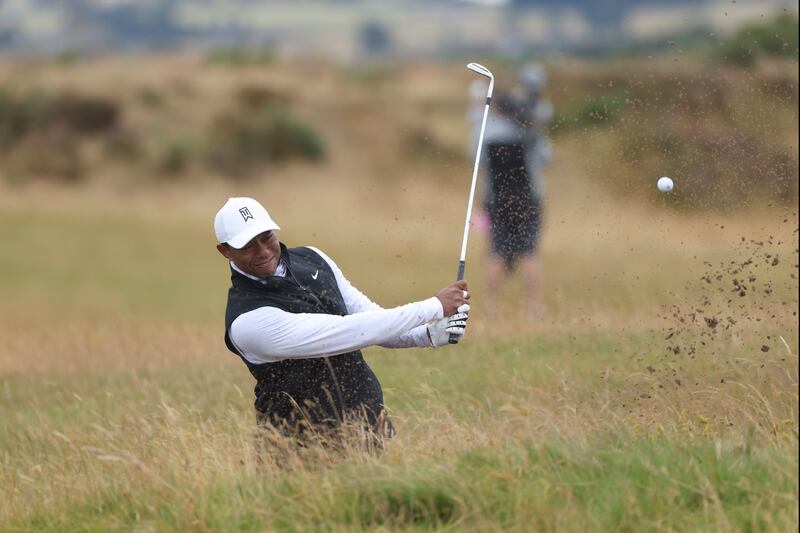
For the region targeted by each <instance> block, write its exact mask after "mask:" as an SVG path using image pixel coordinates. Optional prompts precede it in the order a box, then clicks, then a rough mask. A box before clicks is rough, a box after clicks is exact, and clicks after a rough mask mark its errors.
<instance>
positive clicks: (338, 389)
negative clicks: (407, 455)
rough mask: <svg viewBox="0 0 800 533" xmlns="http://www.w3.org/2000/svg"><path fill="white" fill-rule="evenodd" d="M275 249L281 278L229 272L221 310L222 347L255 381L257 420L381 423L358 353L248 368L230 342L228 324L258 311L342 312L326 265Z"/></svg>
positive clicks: (377, 389)
mask: <svg viewBox="0 0 800 533" xmlns="http://www.w3.org/2000/svg"><path fill="white" fill-rule="evenodd" d="M280 246H281V259H282V260H283V261H284V264H285V265H286V267H287V270H288V271H287V274H286V276H285V277H277V276H273V277H270V278H267V279H266V280H264V281H263V282H262V281H256V280H253V279H250V278H248V277H247V276H243V275H242V274H240V273H239V272H237V271H235V270H233V269H231V288H230V289H229V290H228V306H227V309H226V311H225V344H226V345H227V346H228V349H229V350H231V351H232V352H233V353H235V354H236V355H238V356H239V357H240V358H241V359H242V361H244V363H245V364H246V365H247V368H248V369H249V370H250V373H251V374H253V377H254V378H256V387H255V395H256V400H255V407H256V411H257V412H258V413H259V415H260V419H261V420H265V419H266V420H267V421H269V422H271V423H274V424H277V425H283V426H285V425H287V424H288V425H295V424H298V423H301V421H305V422H306V423H308V424H311V425H320V424H322V425H326V426H335V425H337V424H338V423H339V422H341V421H342V420H344V419H350V418H352V417H356V416H358V417H364V418H366V419H367V420H368V421H369V422H370V423H371V424H373V425H375V424H376V423H377V421H378V420H379V419H382V411H383V391H382V390H381V385H380V383H379V382H378V378H377V377H376V376H375V374H374V373H373V372H372V369H371V368H370V367H369V366H368V365H367V363H366V361H364V358H363V356H362V355H361V352H360V351H354V352H349V353H345V354H340V355H334V356H331V357H315V358H306V359H284V360H282V361H278V362H274V363H264V364H253V363H251V362H249V361H248V360H247V359H245V358H244V357H243V356H242V354H241V353H239V351H238V350H237V349H236V347H235V346H234V345H233V343H232V342H231V339H230V328H231V324H232V323H233V321H234V320H236V318H237V317H238V316H239V315H241V314H243V313H247V312H248V311H252V310H254V309H258V308H259V307H265V306H268V307H276V308H278V309H282V310H284V311H287V312H289V313H325V314H331V315H340V316H343V315H346V314H347V309H346V307H345V304H344V300H343V298H342V294H341V292H340V291H339V287H338V286H337V284H336V279H335V277H334V274H333V271H332V270H331V268H330V266H329V265H328V263H327V262H326V261H325V260H324V259H323V258H322V257H320V256H319V254H317V253H316V252H315V251H313V250H311V249H310V248H291V249H289V248H287V247H286V246H285V245H284V244H283V243H281V245H280ZM265 334H267V335H268V334H269V333H265Z"/></svg>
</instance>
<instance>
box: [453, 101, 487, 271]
mask: <svg viewBox="0 0 800 533" xmlns="http://www.w3.org/2000/svg"><path fill="white" fill-rule="evenodd" d="M490 102H491V100H490V98H487V99H486V105H485V106H484V108H483V119H482V120H481V133H480V135H479V136H478V149H477V151H476V153H475V165H474V166H473V167H472V185H471V186H470V188H469V202H468V203H467V219H466V220H465V221H464V239H463V240H462V241H461V256H460V257H459V269H458V270H459V274H460V276H459V278H458V279H462V278H463V274H464V268H463V264H464V263H465V261H466V259H467V241H468V240H469V226H470V223H471V222H472V202H473V200H474V199H475V186H476V185H477V183H478V168H479V166H480V163H481V151H482V149H483V131H484V130H485V129H486V118H487V117H488V116H489V103H490Z"/></svg>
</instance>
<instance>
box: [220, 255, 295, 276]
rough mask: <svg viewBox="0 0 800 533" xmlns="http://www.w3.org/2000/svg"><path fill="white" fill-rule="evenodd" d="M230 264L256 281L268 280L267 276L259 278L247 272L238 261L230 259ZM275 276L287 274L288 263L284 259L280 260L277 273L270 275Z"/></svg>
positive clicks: (243, 274)
mask: <svg viewBox="0 0 800 533" xmlns="http://www.w3.org/2000/svg"><path fill="white" fill-rule="evenodd" d="M230 264H231V268H232V269H234V270H235V271H236V272H238V273H239V274H241V275H242V276H245V277H248V278H250V279H252V280H255V281H266V278H259V277H257V276H253V275H252V274H248V273H247V272H245V271H244V270H242V269H241V268H239V267H238V266H237V265H236V263H234V262H233V261H230ZM275 276H277V277H279V278H282V277H284V276H286V265H285V264H284V262H283V259H281V260H280V261H278V268H276V269H275V273H274V274H272V276H270V277H275Z"/></svg>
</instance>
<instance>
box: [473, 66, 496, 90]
mask: <svg viewBox="0 0 800 533" xmlns="http://www.w3.org/2000/svg"><path fill="white" fill-rule="evenodd" d="M467 68H468V69H470V70H471V71H473V72H477V73H478V74H480V75H481V76H486V77H487V78H489V90H488V91H487V92H486V97H487V98H491V97H492V90H493V89H494V75H493V74H492V72H491V71H490V70H489V69H488V68H486V67H484V66H483V65H480V64H478V63H469V64H468V65H467Z"/></svg>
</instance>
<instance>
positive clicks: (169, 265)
mask: <svg viewBox="0 0 800 533" xmlns="http://www.w3.org/2000/svg"><path fill="white" fill-rule="evenodd" d="M320 194H321V195H323V196H325V195H326V194H329V191H326V190H322V192H320ZM340 194H341V196H339V197H337V202H330V203H322V202H320V203H319V204H318V205H319V210H320V213H318V216H320V217H323V218H324V217H325V216H327V215H330V216H335V213H336V212H337V210H340V209H342V208H343V206H344V207H346V208H355V206H354V205H353V204H354V202H355V200H354V198H355V197H350V196H347V195H346V194H345V193H343V192H342V193H340ZM294 201H295V200H293V199H292V198H291V197H287V202H288V205H286V206H284V207H283V209H284V211H283V213H282V215H283V216H282V217H281V218H280V220H281V224H282V225H283V226H284V227H285V228H286V231H285V233H284V236H285V238H286V239H287V240H288V241H289V242H293V241H297V240H298V239H299V237H298V235H301V234H302V233H303V231H305V230H310V231H314V232H319V235H320V239H321V241H322V242H320V243H319V244H320V246H321V247H322V248H324V249H325V250H330V251H331V254H332V255H333V256H334V257H336V258H337V259H339V260H340V263H341V264H342V266H343V268H344V269H345V271H346V272H349V273H352V274H350V275H351V279H353V281H354V282H355V283H356V284H357V285H358V286H360V287H362V288H364V290H365V291H366V292H367V293H368V294H370V295H371V296H373V297H374V298H375V299H376V300H378V301H379V302H384V303H386V302H392V301H397V302H399V301H402V300H407V299H410V298H414V297H419V298H421V297H424V296H426V295H427V294H428V293H429V292H430V291H433V290H435V288H436V285H434V284H435V283H438V281H437V280H439V279H447V276H449V275H452V273H451V272H450V269H449V268H448V269H445V268H444V266H443V267H441V269H439V268H438V267H437V269H436V270H433V271H424V266H425V265H439V264H440V263H441V264H443V265H445V266H451V265H450V263H448V262H447V261H446V260H445V259H446V258H445V257H444V255H445V253H446V252H440V250H448V251H449V248H447V245H446V244H447V242H448V241H447V235H446V232H441V236H437V235H439V234H437V233H435V232H432V231H430V230H427V233H425V234H426V235H428V236H429V238H430V239H431V241H430V242H426V243H422V244H419V245H417V247H416V253H415V255H414V260H413V261H407V260H405V257H403V256H404V255H405V254H408V251H407V250H408V249H409V247H411V246H413V245H414V244H415V241H414V238H413V236H411V237H407V236H406V235H404V234H398V235H396V236H395V237H393V239H392V240H390V241H388V242H387V241H386V234H385V231H384V230H383V228H384V227H385V224H384V223H382V222H381V221H382V220H383V218H384V217H385V212H386V209H377V208H376V209H374V210H370V209H365V210H364V211H363V213H362V215H363V217H364V220H363V221H360V220H359V221H356V222H348V221H347V220H343V221H342V226H341V227H339V228H338V231H337V232H329V231H323V229H321V228H318V227H315V226H314V224H313V221H309V220H307V219H306V217H305V216H304V213H305V211H303V210H300V209H296V207H297V206H296V205H295V204H294V203H292V202H294ZM49 202H50V203H47V204H46V205H45V206H41V205H39V204H38V203H37V202H35V201H22V202H21V203H20V204H15V205H13V207H12V206H5V207H2V208H1V209H0V240H2V242H4V243H5V244H6V249H7V250H8V251H9V253H7V254H4V255H3V256H2V258H0V293H2V295H3V298H0V531H29V530H44V531H107V530H157V531H187V530H190V531H197V530H202V531H208V530H213V531H263V530H287V531H289V530H332V531H353V530H374V529H384V530H395V529H409V530H421V531H429V530H454V529H455V530H511V531H529V530H544V531H587V530H592V531H594V530H608V531H633V530H636V531H638V530H654V531H655V530H659V531H662V530H663V531H687V530H699V531H786V530H792V529H795V528H796V527H797V506H798V489H797V474H796V472H797V467H798V451H797V450H798V448H797V443H798V440H797V435H798V422H797V412H798V397H797V357H796V355H795V354H796V353H797V342H798V340H797V326H796V322H795V321H794V318H793V316H792V314H791V313H792V311H795V312H796V278H791V277H790V276H789V274H791V273H793V272H795V271H796V270H792V269H793V268H796V267H793V266H792V265H793V264H794V263H796V252H794V255H793V251H792V250H793V247H795V246H796V237H795V236H794V234H792V233H791V227H790V225H787V224H783V223H782V222H779V223H775V222H774V221H772V222H770V221H771V220H772V219H771V218H769V217H766V218H762V219H761V220H762V221H764V222H762V224H763V229H762V230H754V229H742V228H743V227H745V226H742V225H737V221H735V220H731V219H713V220H706V221H703V220H699V219H688V220H687V219H683V218H679V217H673V218H659V217H661V216H662V215H655V216H654V215H653V214H652V213H649V212H648V213H644V214H637V213H635V212H625V213H624V215H615V217H617V218H608V217H606V215H603V214H602V212H600V211H598V215H597V217H598V218H591V217H592V216H593V215H592V213H593V212H592V211H583V210H582V209H583V208H581V207H580V206H578V207H576V209H577V210H579V211H580V212H581V214H582V215H584V216H581V217H570V216H569V212H568V211H566V210H564V209H562V211H561V214H562V215H563V217H564V219H565V222H564V223H563V224H558V223H556V222H554V223H552V224H551V226H550V228H551V229H550V232H551V233H549V234H548V235H549V236H550V237H549V238H551V239H552V240H551V241H548V244H547V246H546V247H545V254H544V256H543V260H544V262H545V264H546V265H547V268H548V270H547V272H548V276H547V278H546V279H547V286H546V290H545V303H546V304H547V306H548V310H549V313H550V314H549V315H548V317H547V319H546V320H544V321H542V322H538V323H531V322H530V321H527V320H526V319H524V317H521V316H516V315H513V314H512V315H511V316H510V318H508V319H507V320H491V319H489V318H487V317H486V315H485V313H483V312H482V308H481V304H480V299H481V296H482V291H483V287H482V284H481V282H480V280H477V281H475V282H474V283H473V284H472V285H471V287H472V292H473V294H474V295H475V299H476V304H477V305H476V307H475V312H474V314H473V317H472V318H471V323H470V330H469V332H468V336H467V340H466V341H465V342H464V343H463V344H462V345H459V346H458V347H456V348H446V349H442V350H437V351H431V350H408V351H402V352H396V351H390V350H385V349H369V350H367V351H366V355H367V357H368V359H369V361H370V364H371V366H372V367H373V368H374V370H375V372H376V374H377V375H378V376H379V377H380V379H381V382H382V384H383V386H384V392H385V397H386V403H387V405H388V407H389V409H390V411H391V415H392V418H393V421H394V423H395V426H396V427H397V429H398V431H399V435H398V437H397V438H396V439H394V440H393V441H392V442H391V443H390V444H389V446H388V449H387V452H386V453H385V455H383V456H381V457H374V456H369V455H365V454H364V453H361V452H358V451H354V450H350V451H349V452H347V453H343V454H341V455H335V456H334V455H332V454H330V453H328V452H325V451H324V450H310V451H309V452H307V453H306V454H300V455H298V454H292V453H287V454H286V455H283V456H280V455H278V456H272V455H270V456H268V457H266V458H265V459H264V462H259V460H258V459H257V457H256V455H255V452H254V449H253V439H254V435H253V416H252V392H251V390H252V386H253V380H252V378H251V377H250V376H249V374H248V373H247V371H246V369H245V368H244V366H243V365H242V364H241V363H240V362H239V361H238V360H237V359H236V358H235V357H234V356H233V355H232V354H230V353H228V352H227V350H226V349H225V348H224V346H223V344H222V324H221V316H222V308H223V305H224V298H225V290H226V288H227V283H228V280H227V271H226V266H225V264H224V261H223V260H222V258H220V257H218V255H217V254H216V251H215V250H214V248H213V244H214V243H213V236H212V235H211V233H210V231H211V230H210V223H209V221H208V220H207V218H208V216H207V214H208V213H207V212H213V207H211V206H207V207H208V208H207V209H206V206H204V208H203V210H202V211H203V213H202V214H200V213H199V212H195V211H193V208H192V207H190V206H189V207H187V206H175V207H174V209H165V210H161V208H160V207H154V208H153V210H152V211H148V210H145V209H141V208H137V207H135V206H133V205H132V206H128V207H125V208H120V209H116V208H114V205H118V204H111V205H109V206H107V207H102V205H103V204H102V202H98V201H95V200H86V201H78V200H72V203H65V204H64V205H57V206H54V205H53V202H52V201H49ZM165 205H170V203H169V202H165ZM393 209H394V207H393ZM398 209H399V208H398ZM328 211H329V212H328ZM605 212H607V211H605ZM586 213H588V214H586ZM448 216H449V215H448ZM620 217H621V218H620ZM443 218H445V217H443ZM453 218H454V219H456V218H457V217H455V216H454V217H453ZM653 219H655V220H656V221H657V223H656V224H645V223H644V221H645V220H647V221H652V220H653ZM780 220H781V221H782V220H783V218H782V217H781V218H780ZM406 223H407V224H409V227H408V228H407V229H408V231H407V232H403V233H409V234H419V233H418V231H417V229H418V228H416V226H414V224H416V222H414V218H413V217H411V218H410V221H409V222H406ZM381 224H383V226H382V225H381ZM419 224H420V228H427V224H428V223H427V222H425V221H424V220H423V221H421V222H419ZM575 224H578V225H579V226H580V227H589V228H591V231H590V232H588V233H587V232H581V231H578V230H577V229H576V227H575ZM719 226H726V229H725V230H719V229H718V227H719ZM665 227H669V228H671V229H672V230H673V231H672V232H665V231H664V229H663V228H665ZM698 227H699V229H698ZM631 228H633V229H634V231H630V229H631ZM310 231H309V233H310ZM745 231H746V232H747V233H746V234H747V235H748V236H749V237H753V238H760V237H761V234H760V233H759V232H763V233H768V234H774V235H776V238H775V241H776V242H775V244H774V245H772V248H770V249H769V252H770V253H779V254H780V257H781V258H782V262H781V263H780V265H779V266H777V267H774V268H773V267H769V268H768V267H767V266H764V265H762V263H764V261H763V260H762V258H761V256H760V255H759V256H758V257H757V259H758V261H757V263H758V264H759V265H760V266H758V267H757V268H758V271H757V272H756V274H757V275H758V282H753V283H752V285H753V287H754V289H753V291H754V295H752V296H750V297H748V298H745V299H737V300H735V301H734V300H732V301H731V303H726V302H725V298H728V296H727V293H725V296H723V297H722V298H720V297H718V296H715V294H716V292H715V291H716V289H717V285H716V284H712V285H707V284H705V282H701V281H699V280H698V278H699V276H700V275H701V274H703V273H704V272H706V270H707V269H706V270H704V268H703V264H704V263H703V262H704V261H708V262H709V263H710V264H712V265H713V266H714V268H718V266H717V265H719V264H720V263H726V262H727V261H730V260H734V259H735V260H737V261H740V260H741V259H742V258H741V257H739V255H741V254H742V253H744V254H745V255H748V254H749V255H750V256H753V254H752V251H751V250H749V249H741V248H737V246H738V245H737V243H738V242H740V236H741V234H742V233H743V232H745ZM351 235H358V243H353V242H352V241H351V240H350V237H348V236H351ZM565 237H570V238H565ZM406 238H408V239H409V240H408V241H406V240H404V239H406ZM764 238H766V236H765V237H764ZM476 239H478V240H477V241H476V242H477V243H480V240H479V238H478V237H476ZM778 240H780V241H781V244H780V245H779V244H777V241H778ZM302 242H306V241H305V240H303V241H302ZM759 250H760V248H759ZM759 253H762V252H759ZM398 255H400V256H401V257H400V258H398ZM448 257H449V256H448ZM473 257H474V260H473V261H474V262H473V263H471V264H470V268H471V269H473V270H471V272H475V273H477V272H479V271H480V268H481V259H480V254H476V255H474V256H473ZM587 265H590V267H591V270H589V271H588V273H587ZM418 268H419V269H420V270H417V269H418ZM752 268H754V269H755V268H756V267H755V266H754V267H752ZM376 270H378V271H380V272H381V276H379V277H375V276H374V271H376ZM665 272H669V273H670V274H671V275H669V276H665V275H664V273H665ZM370 273H372V277H370ZM726 276H727V274H726ZM736 276H740V275H739V274H736ZM409 279H413V280H414V281H413V282H412V283H407V281H408V280H409ZM728 282H729V280H728V279H727V277H726V278H725V279H723V280H722V281H720V282H719V286H721V287H723V288H726V289H728V290H729V287H727V284H728ZM715 283H717V282H715ZM748 283H749V282H748ZM765 283H771V284H772V285H771V286H772V288H773V289H774V292H772V293H769V294H767V293H763V291H762V292H758V295H756V294H755V293H756V292H757V291H756V289H758V290H759V291H760V290H761V288H762V285H760V284H765ZM706 287H708V288H706ZM517 292H518V285H514V284H512V286H511V287H509V291H508V293H507V294H506V296H507V297H508V302H507V303H508V304H509V306H510V304H511V303H512V302H515V301H516V298H518V295H517V294H516V293H517ZM705 296H708V297H709V298H710V303H709V304H708V306H706V309H708V311H709V312H708V313H707V314H709V315H710V314H714V315H716V316H720V317H721V318H724V317H725V316H726V315H731V316H734V317H736V318H737V319H739V322H737V325H736V327H735V328H732V329H730V330H724V329H723V326H719V327H718V330H714V332H710V331H709V328H708V327H707V326H706V325H705V322H704V321H702V320H699V322H697V323H691V322H690V323H686V324H684V323H681V322H679V320H678V318H680V317H686V316H688V312H689V311H692V310H693V309H694V308H695V307H697V306H702V305H703V304H702V299H703V297H705ZM670 306H676V308H679V311H678V312H675V311H674V310H673V311H671V308H670ZM762 308H763V309H762ZM711 311H713V313H712V312H711ZM745 315H746V316H745ZM770 315H774V316H775V318H770V319H769V320H766V318H768V317H769V316H770ZM676 317H677V318H676ZM669 328H673V330H674V331H673V336H672V337H670V338H669V339H667V338H666V337H667V336H668V335H667V332H668V331H669ZM780 338H783V339H785V341H786V343H787V344H788V348H789V349H787V347H786V346H784V344H783V341H781V340H780ZM676 345H679V346H681V347H683V350H682V351H681V352H680V353H674V352H673V351H669V350H667V348H672V347H674V346H676ZM762 345H768V346H769V348H770V349H769V351H768V352H762V351H761V349H760V348H761V346H762ZM692 346H694V347H695V348H696V352H695V353H693V354H692V353H690V350H689V347H692Z"/></svg>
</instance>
